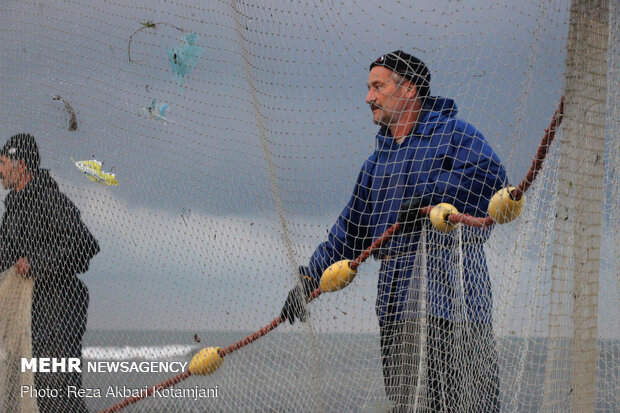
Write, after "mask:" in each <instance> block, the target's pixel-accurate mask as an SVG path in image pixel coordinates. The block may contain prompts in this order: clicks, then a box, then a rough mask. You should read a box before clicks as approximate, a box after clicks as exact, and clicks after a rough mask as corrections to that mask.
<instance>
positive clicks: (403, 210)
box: [398, 198, 423, 233]
mask: <svg viewBox="0 0 620 413" xmlns="http://www.w3.org/2000/svg"><path fill="white" fill-rule="evenodd" d="M421 207H422V200H421V199H420V198H410V199H407V200H404V201H403V203H402V204H401V206H400V211H398V222H399V223H400V224H401V225H402V226H403V229H402V232H403V233H408V232H419V231H421V230H422V218H423V217H422V215H420V208H421Z"/></svg>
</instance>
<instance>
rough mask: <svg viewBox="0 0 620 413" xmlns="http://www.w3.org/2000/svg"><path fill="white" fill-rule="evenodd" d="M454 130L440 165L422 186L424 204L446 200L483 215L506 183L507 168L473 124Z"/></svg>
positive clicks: (465, 211)
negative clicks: (432, 177)
mask: <svg viewBox="0 0 620 413" xmlns="http://www.w3.org/2000/svg"><path fill="white" fill-rule="evenodd" d="M455 129H456V130H453V131H452V132H451V144H450V146H449V150H448V152H447V153H446V156H445V158H444V161H443V166H442V168H441V169H440V170H439V172H438V174H437V175H436V177H435V179H432V180H429V182H428V183H427V184H426V187H425V188H424V192H423V195H422V198H423V199H424V204H427V205H437V204H438V203H441V202H447V203H450V204H452V205H454V206H455V207H456V208H457V209H458V210H459V212H462V213H467V214H470V215H474V216H479V217H480V216H485V215H486V213H487V207H488V204H489V201H490V199H491V197H492V196H493V195H494V194H495V192H497V191H498V190H499V189H501V188H502V187H504V186H505V185H506V184H507V178H506V171H505V170H504V167H503V166H502V164H501V162H500V160H499V157H498V156H497V155H496V154H495V152H494V151H493V149H492V148H491V146H490V145H489V144H488V143H487V141H486V140H485V138H484V137H483V136H482V135H481V134H480V132H478V131H477V130H476V129H475V128H474V127H472V126H471V125H466V126H464V127H462V128H460V127H456V128H455ZM444 133H446V132H444Z"/></svg>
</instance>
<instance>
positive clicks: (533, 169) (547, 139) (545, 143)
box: [511, 96, 564, 201]
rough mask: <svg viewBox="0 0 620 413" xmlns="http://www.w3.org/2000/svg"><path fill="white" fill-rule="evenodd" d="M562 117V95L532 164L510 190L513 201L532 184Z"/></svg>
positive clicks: (519, 197)
mask: <svg viewBox="0 0 620 413" xmlns="http://www.w3.org/2000/svg"><path fill="white" fill-rule="evenodd" d="M563 118H564V96H562V98H561V99H560V104H559V105H558V108H557V109H556V110H555V113H554V114H553V118H552V119H551V123H550V124H549V127H548V128H547V129H545V135H544V136H543V138H542V141H541V142H540V145H539V146H538V151H537V152H536V156H535V157H534V160H533V161H532V166H530V170H529V171H528V172H527V175H525V178H523V181H521V183H520V184H519V186H518V187H517V188H516V189H515V190H514V191H512V194H511V195H512V198H513V199H514V200H515V201H518V200H519V199H521V197H522V196H523V194H524V193H525V192H526V191H527V190H528V189H529V187H530V185H532V183H533V182H534V180H535V179H536V176H537V175H538V172H540V170H541V169H542V164H543V162H544V160H545V157H546V156H547V152H549V147H550V145H551V142H552V141H553V138H554V137H555V132H556V131H557V130H558V128H559V127H560V125H561V124H562V119H563Z"/></svg>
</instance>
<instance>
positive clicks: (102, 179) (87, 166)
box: [71, 158, 118, 186]
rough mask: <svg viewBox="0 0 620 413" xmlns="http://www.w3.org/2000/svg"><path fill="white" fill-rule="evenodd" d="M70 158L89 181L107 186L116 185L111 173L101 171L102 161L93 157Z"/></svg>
mask: <svg viewBox="0 0 620 413" xmlns="http://www.w3.org/2000/svg"><path fill="white" fill-rule="evenodd" d="M71 160H72V161H74V162H75V166H77V168H78V169H79V170H80V171H82V172H83V173H84V175H86V177H87V178H88V179H90V180H91V181H93V182H97V183H98V184H103V185H108V186H116V185H118V181H117V180H116V176H115V175H114V174H112V173H107V172H104V171H102V170H101V166H102V163H101V162H99V161H98V160H96V159H93V160H90V161H75V160H74V159H73V158H71Z"/></svg>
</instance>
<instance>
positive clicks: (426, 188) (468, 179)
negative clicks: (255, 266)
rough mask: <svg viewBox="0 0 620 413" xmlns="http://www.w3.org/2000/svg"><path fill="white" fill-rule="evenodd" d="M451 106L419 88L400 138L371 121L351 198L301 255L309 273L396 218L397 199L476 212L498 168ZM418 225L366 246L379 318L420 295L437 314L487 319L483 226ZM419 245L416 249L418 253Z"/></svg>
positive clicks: (483, 207) (351, 251) (394, 314)
mask: <svg viewBox="0 0 620 413" xmlns="http://www.w3.org/2000/svg"><path fill="white" fill-rule="evenodd" d="M456 114H457V109H456V105H455V104H454V101H452V100H450V99H444V98H429V99H427V103H426V104H425V106H424V109H423V111H422V113H421V114H420V117H419V119H418V122H417V123H416V125H415V127H414V128H413V130H412V132H411V134H410V135H409V136H408V137H407V138H406V139H405V140H404V141H403V142H402V143H401V144H397V143H396V142H395V141H394V139H392V136H391V134H390V132H389V130H388V129H387V128H385V127H383V128H381V129H380V130H379V133H378V134H377V138H376V139H377V144H376V149H375V152H374V153H373V154H372V155H370V156H369V157H368V159H367V160H366V161H365V162H364V165H363V166H362V169H361V171H360V173H359V176H358V178H357V182H356V184H355V188H354V190H353V195H352V196H351V199H350V200H349V202H348V203H347V205H346V206H345V207H344V209H343V211H342V213H341V214H340V216H339V217H338V220H337V221H336V223H335V224H334V226H333V227H332V229H331V231H330V233H329V236H328V239H327V241H326V242H324V243H322V244H320V245H319V246H318V247H317V249H316V250H315V252H314V254H313V255H312V257H311V259H310V263H309V268H308V270H309V273H310V274H311V275H312V276H313V277H314V278H316V279H317V280H318V279H319V278H320V276H321V274H322V273H323V271H324V270H325V269H326V268H327V267H328V266H329V265H331V264H333V263H334V262H336V261H339V260H342V259H354V258H355V257H356V256H357V255H358V254H359V253H360V252H361V251H363V250H364V249H365V248H367V247H368V246H369V245H370V244H371V243H372V241H373V240H375V239H376V238H378V237H379V236H380V235H381V234H382V233H383V232H384V231H385V230H387V229H388V228H389V227H390V226H391V225H392V224H394V223H395V222H396V220H397V216H398V211H399V209H400V205H401V202H402V201H403V200H407V199H409V198H412V197H417V198H421V199H422V205H437V204H439V203H441V202H447V203H450V204H452V205H454V206H455V207H456V208H457V209H458V210H459V212H464V213H467V214H470V215H474V216H478V217H483V216H486V211H487V206H488V202H489V200H490V198H491V196H493V194H494V193H495V192H496V191H498V190H499V189H501V188H502V187H504V186H506V184H507V182H506V172H505V170H504V168H503V166H502V165H501V162H500V160H499V158H498V156H497V155H496V154H495V153H494V152H493V150H492V149H491V147H490V145H489V144H488V143H487V141H486V140H485V138H484V137H483V136H482V134H481V133H480V132H478V131H477V130H476V129H475V128H474V127H473V126H472V125H470V124H468V123H467V122H465V121H463V120H461V119H458V118H456ZM424 231H425V232H424V234H425V237H424V243H422V242H421V240H420V235H421V234H420V233H410V234H400V235H397V236H395V237H394V238H392V240H390V241H389V242H388V243H387V244H386V245H385V246H384V247H383V248H381V250H380V251H378V252H377V253H376V254H375V258H377V259H381V271H380V274H379V280H378V294H377V302H376V311H377V315H378V317H379V323H380V324H381V325H383V324H384V323H385V322H388V321H396V320H400V319H403V318H406V317H407V318H411V317H416V316H417V315H419V311H420V310H421V308H420V303H421V302H422V300H423V301H424V302H425V311H426V312H427V313H428V314H431V315H434V316H437V317H442V318H445V319H449V320H469V321H484V322H491V308H492V295H491V285H490V281H489V275H488V270H487V265H486V257H485V254H484V250H483V243H484V242H485V241H486V239H487V238H488V236H489V232H490V230H488V229H486V230H480V229H473V228H471V227H466V226H461V229H460V230H455V231H452V232H449V233H439V232H437V231H436V230H434V229H433V228H432V227H431V226H430V225H425V230H424ZM459 247H460V248H459ZM422 249H423V250H424V251H426V253H425V254H418V253H417V252H418V251H421V250H422ZM461 249H462V254H461V253H460V251H461ZM461 262H462V264H461ZM424 280H426V282H425V283H424V284H422V282H424ZM420 294H424V295H425V297H426V298H424V297H421V296H420Z"/></svg>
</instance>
